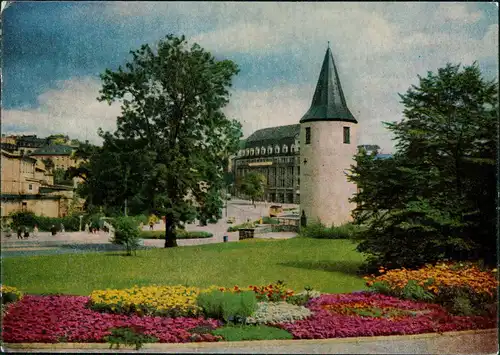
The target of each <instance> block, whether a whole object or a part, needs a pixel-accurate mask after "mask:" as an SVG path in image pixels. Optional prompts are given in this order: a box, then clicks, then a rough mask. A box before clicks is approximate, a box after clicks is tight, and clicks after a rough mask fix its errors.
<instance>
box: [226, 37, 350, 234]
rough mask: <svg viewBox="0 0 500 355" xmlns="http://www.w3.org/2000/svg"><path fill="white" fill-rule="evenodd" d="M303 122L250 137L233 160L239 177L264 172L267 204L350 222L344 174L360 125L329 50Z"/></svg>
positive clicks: (310, 216) (312, 216)
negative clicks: (290, 206)
mask: <svg viewBox="0 0 500 355" xmlns="http://www.w3.org/2000/svg"><path fill="white" fill-rule="evenodd" d="M297 120H299V117H297ZM299 122H300V123H299V124H294V125H288V126H279V127H271V128H264V129H260V130H258V131H256V132H254V133H253V134H252V135H250V136H249V137H248V138H247V139H246V141H244V142H243V144H242V146H241V147H240V151H239V153H238V156H237V157H235V158H234V159H233V171H234V173H235V177H236V179H238V178H241V177H242V176H245V175H246V174H248V173H249V172H252V171H257V172H259V173H262V174H263V175H264V176H265V177H266V178H267V188H266V192H265V196H264V198H265V199H266V200H267V201H271V202H278V203H300V209H301V213H304V215H305V216H306V217H307V218H308V219H309V220H311V219H320V220H321V221H322V222H323V223H325V224H327V225H331V224H336V225H337V224H342V223H345V222H347V221H349V220H350V218H351V217H350V215H351V210H352V209H353V208H354V206H353V205H352V204H351V203H349V202H348V200H349V198H350V197H352V195H353V194H354V193H356V186H355V185H354V184H352V183H350V182H348V181H347V178H346V175H345V173H346V170H347V169H349V168H350V166H351V165H352V164H353V156H354V155H355V154H356V150H357V143H356V142H357V121H356V119H355V118H354V116H353V115H352V113H351V112H350V110H349V109H348V107H347V104H346V100H345V97H344V93H343V91H342V87H341V84H340V79H339V75H338V72H337V68H336V66H335V62H334V60H333V55H332V53H331V50H330V48H329V47H328V49H327V51H326V53H325V57H324V60H323V64H322V67H321V71H320V74H319V79H318V82H317V85H316V90H315V92H314V96H313V99H312V103H311V107H310V108H309V110H308V111H307V112H306V113H305V115H304V116H303V117H302V118H300V121H299Z"/></svg>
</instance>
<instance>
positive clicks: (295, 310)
mask: <svg viewBox="0 0 500 355" xmlns="http://www.w3.org/2000/svg"><path fill="white" fill-rule="evenodd" d="M311 314H312V313H311V311H310V310H309V309H307V308H306V307H302V306H295V305H293V304H289V303H286V302H259V303H258V305H257V310H256V311H255V312H254V313H253V314H252V316H251V317H248V318H247V319H246V323H247V324H274V323H281V322H293V321H296V320H299V319H304V318H307V317H309V316H311Z"/></svg>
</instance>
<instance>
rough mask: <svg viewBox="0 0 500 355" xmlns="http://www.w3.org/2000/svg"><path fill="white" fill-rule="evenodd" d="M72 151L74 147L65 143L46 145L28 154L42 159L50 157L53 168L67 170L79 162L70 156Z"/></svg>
mask: <svg viewBox="0 0 500 355" xmlns="http://www.w3.org/2000/svg"><path fill="white" fill-rule="evenodd" d="M73 151H74V148H73V147H71V146H67V145H47V146H44V147H41V148H38V149H36V150H35V151H33V152H32V153H31V154H30V156H31V157H34V158H36V159H39V160H42V161H43V160H46V159H50V160H52V162H53V163H54V169H63V170H67V169H68V168H70V167H73V166H78V164H79V162H77V161H75V160H74V159H73V158H72V154H73Z"/></svg>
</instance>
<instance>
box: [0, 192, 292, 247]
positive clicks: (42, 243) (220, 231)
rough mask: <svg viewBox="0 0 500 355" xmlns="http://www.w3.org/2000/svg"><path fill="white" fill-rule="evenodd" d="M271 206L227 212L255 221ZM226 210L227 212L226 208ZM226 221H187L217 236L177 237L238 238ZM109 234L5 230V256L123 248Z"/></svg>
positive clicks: (237, 204) (239, 204)
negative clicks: (23, 235)
mask: <svg viewBox="0 0 500 355" xmlns="http://www.w3.org/2000/svg"><path fill="white" fill-rule="evenodd" d="M290 206H293V205H290ZM285 207H286V206H285ZM268 208H269V204H267V205H265V204H264V203H256V206H255V207H254V206H252V205H251V203H250V202H248V201H241V200H236V201H229V204H228V211H227V214H228V217H235V220H236V221H235V224H240V223H243V222H245V221H246V220H247V219H250V220H251V221H255V220H256V219H258V218H260V217H262V216H265V215H267V214H268ZM223 212H224V213H223V214H224V215H225V210H224V211H223ZM226 221H227V218H225V217H224V218H222V219H221V220H219V221H218V222H217V223H216V224H209V225H207V226H199V225H196V224H186V229H187V230H188V231H206V232H210V233H212V234H213V237H211V238H200V239H179V240H177V244H178V245H179V246H191V245H202V244H213V243H222V242H223V238H224V236H225V235H227V236H228V241H229V242H234V241H238V240H239V238H238V232H232V233H228V232H226V231H227V229H228V227H229V226H231V224H228V223H227V222H226ZM233 225H234V224H233ZM144 229H145V230H147V229H149V227H148V226H145V227H144ZM154 230H165V226H164V225H163V224H162V223H160V224H156V225H155V226H154ZM295 236H296V233H293V232H277V233H266V234H256V235H255V238H265V239H288V238H293V237H295ZM109 238H110V236H109V234H108V233H105V232H102V231H101V232H98V233H97V234H92V233H87V232H65V233H57V234H56V235H55V236H53V235H51V233H49V232H39V233H38V235H37V237H33V236H32V235H31V236H30V237H29V239H27V240H26V239H21V240H19V239H17V236H16V235H13V236H12V237H10V238H6V237H5V236H4V235H3V233H2V238H1V247H2V257H14V256H34V255H52V254H64V253H82V252H89V251H112V250H123V248H122V247H121V246H117V245H113V244H111V243H110V241H109ZM164 245H165V241H164V239H144V242H143V247H144V248H151V247H156V248H162V247H163V246H164Z"/></svg>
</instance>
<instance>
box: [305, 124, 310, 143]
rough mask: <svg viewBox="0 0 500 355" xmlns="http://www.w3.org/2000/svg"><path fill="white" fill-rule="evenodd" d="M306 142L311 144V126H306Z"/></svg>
mask: <svg viewBox="0 0 500 355" xmlns="http://www.w3.org/2000/svg"><path fill="white" fill-rule="evenodd" d="M306 144H311V127H306Z"/></svg>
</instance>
